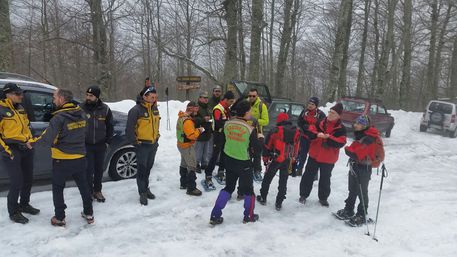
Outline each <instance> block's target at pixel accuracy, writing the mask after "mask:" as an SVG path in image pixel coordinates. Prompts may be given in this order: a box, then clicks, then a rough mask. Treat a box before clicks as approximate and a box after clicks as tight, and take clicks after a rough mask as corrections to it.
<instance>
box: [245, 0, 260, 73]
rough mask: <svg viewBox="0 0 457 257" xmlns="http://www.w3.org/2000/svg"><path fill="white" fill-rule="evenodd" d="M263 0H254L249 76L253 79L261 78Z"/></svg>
mask: <svg viewBox="0 0 457 257" xmlns="http://www.w3.org/2000/svg"><path fill="white" fill-rule="evenodd" d="M263 26H264V25H263V0H252V19H251V47H250V51H249V52H250V56H249V76H248V79H249V80H252V81H259V78H260V65H259V63H260V39H261V36H262V29H263Z"/></svg>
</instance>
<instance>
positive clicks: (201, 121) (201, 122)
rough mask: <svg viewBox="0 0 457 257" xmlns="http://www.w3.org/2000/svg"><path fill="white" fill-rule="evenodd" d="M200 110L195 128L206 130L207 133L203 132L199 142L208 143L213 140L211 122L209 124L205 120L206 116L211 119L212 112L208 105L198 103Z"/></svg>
mask: <svg viewBox="0 0 457 257" xmlns="http://www.w3.org/2000/svg"><path fill="white" fill-rule="evenodd" d="M198 106H199V107H200V108H199V109H198V113H197V116H195V117H194V121H195V127H196V128H200V127H203V128H205V132H203V133H202V134H201V135H200V136H199V137H198V139H197V141H208V140H209V139H210V138H211V122H207V121H206V120H205V116H209V117H210V118H211V111H210V110H209V108H208V104H205V103H202V102H198Z"/></svg>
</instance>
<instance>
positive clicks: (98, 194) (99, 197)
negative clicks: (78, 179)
mask: <svg viewBox="0 0 457 257" xmlns="http://www.w3.org/2000/svg"><path fill="white" fill-rule="evenodd" d="M92 197H93V198H94V199H95V200H97V202H99V203H104V202H105V200H106V199H105V197H104V196H103V194H102V192H94V194H93V195H92Z"/></svg>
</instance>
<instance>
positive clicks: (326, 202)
mask: <svg viewBox="0 0 457 257" xmlns="http://www.w3.org/2000/svg"><path fill="white" fill-rule="evenodd" d="M319 203H320V204H321V205H322V206H324V207H329V206H330V204H329V203H328V201H327V200H319Z"/></svg>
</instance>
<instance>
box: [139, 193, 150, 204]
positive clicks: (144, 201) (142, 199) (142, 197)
mask: <svg viewBox="0 0 457 257" xmlns="http://www.w3.org/2000/svg"><path fill="white" fill-rule="evenodd" d="M140 204H141V205H148V195H147V194H146V193H141V194H140Z"/></svg>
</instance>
